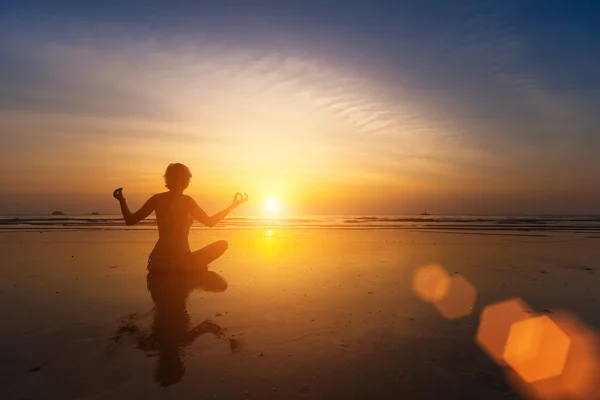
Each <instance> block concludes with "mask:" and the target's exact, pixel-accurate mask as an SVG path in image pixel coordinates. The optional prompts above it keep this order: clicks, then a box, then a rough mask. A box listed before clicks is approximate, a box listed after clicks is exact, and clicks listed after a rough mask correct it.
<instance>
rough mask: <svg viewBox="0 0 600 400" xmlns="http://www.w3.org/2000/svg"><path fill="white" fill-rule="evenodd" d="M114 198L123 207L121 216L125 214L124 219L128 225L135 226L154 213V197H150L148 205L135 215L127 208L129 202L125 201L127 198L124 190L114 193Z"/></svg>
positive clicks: (145, 204)
mask: <svg viewBox="0 0 600 400" xmlns="http://www.w3.org/2000/svg"><path fill="white" fill-rule="evenodd" d="M113 196H114V197H115V199H117V200H119V204H120V205H121V214H123V219H124V220H125V223H126V224H127V225H135V224H137V223H138V222H140V221H141V220H143V219H144V218H146V217H147V216H148V215H150V213H152V211H154V196H152V197H150V198H149V199H148V200H147V201H146V203H144V205H143V206H142V208H140V209H139V210H138V211H136V212H135V213H133V214H132V213H131V211H129V207H128V206H127V200H125V196H123V189H122V188H119V189H117V190H115V191H114V192H113Z"/></svg>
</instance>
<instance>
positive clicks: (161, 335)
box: [113, 271, 241, 386]
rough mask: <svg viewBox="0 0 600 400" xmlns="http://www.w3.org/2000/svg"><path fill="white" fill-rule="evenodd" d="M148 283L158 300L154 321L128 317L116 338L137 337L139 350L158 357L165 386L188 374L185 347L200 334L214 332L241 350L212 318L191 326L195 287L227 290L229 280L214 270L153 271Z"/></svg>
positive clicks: (157, 378)
mask: <svg viewBox="0 0 600 400" xmlns="http://www.w3.org/2000/svg"><path fill="white" fill-rule="evenodd" d="M147 286H148V290H149V291H150V295H151V296H152V300H153V302H154V310H153V317H154V318H153V321H152V325H151V327H150V329H149V330H148V329H144V328H142V327H140V326H138V324H136V323H135V322H134V320H135V319H136V315H133V316H130V317H128V318H124V319H123V320H122V321H121V325H120V327H119V329H118V330H117V332H116V333H115V335H114V337H113V341H114V344H115V345H116V344H118V343H119V342H120V341H121V340H122V338H123V336H125V335H131V336H133V337H134V338H135V341H136V345H137V347H138V348H139V349H141V350H143V351H144V352H147V353H148V356H152V357H158V360H157V365H156V370H155V376H154V379H155V381H156V382H157V383H159V384H160V385H161V386H168V385H173V384H176V383H177V382H179V381H180V380H181V378H182V377H183V376H184V374H185V366H184V363H183V360H182V358H183V356H184V354H185V349H186V348H187V347H188V346H190V345H191V344H192V343H193V342H194V341H195V340H196V339H197V338H198V337H199V336H202V335H204V334H206V333H212V334H213V335H215V336H216V337H218V338H220V339H223V340H226V341H228V342H229V346H230V348H231V351H232V352H234V353H235V352H237V351H239V350H240V348H241V346H240V343H239V342H238V341H237V340H236V339H234V338H232V337H229V336H228V335H227V329H225V328H222V327H221V326H219V325H218V324H216V323H214V322H213V321H211V320H205V321H202V322H200V323H199V324H197V325H195V326H194V327H192V328H190V316H189V314H188V311H187V299H188V296H189V294H190V293H191V292H192V291H193V290H195V289H201V290H205V291H208V292H223V291H225V290H227V282H226V281H225V279H223V277H222V276H220V275H219V274H217V273H215V272H212V271H201V272H194V273H185V274H160V273H149V274H148V276H147Z"/></svg>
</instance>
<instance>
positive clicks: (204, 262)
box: [192, 240, 229, 267]
mask: <svg viewBox="0 0 600 400" xmlns="http://www.w3.org/2000/svg"><path fill="white" fill-rule="evenodd" d="M227 247H229V245H228V244H227V241H226V240H218V241H216V242H214V243H211V244H209V245H208V246H206V247H203V248H201V249H200V250H196V251H194V252H192V265H193V266H194V267H205V266H208V264H210V263H211V262H213V261H215V260H216V259H217V258H219V257H221V256H222V255H223V253H225V251H226V250H227Z"/></svg>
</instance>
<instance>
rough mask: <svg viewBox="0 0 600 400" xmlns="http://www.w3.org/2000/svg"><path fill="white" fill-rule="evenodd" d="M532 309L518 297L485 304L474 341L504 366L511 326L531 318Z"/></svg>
mask: <svg viewBox="0 0 600 400" xmlns="http://www.w3.org/2000/svg"><path fill="white" fill-rule="evenodd" d="M532 315H533V310H531V308H530V307H529V306H528V305H527V304H525V302H524V301H523V300H521V299H520V298H514V299H510V300H507V301H503V302H501V303H496V304H492V305H489V306H487V307H486V308H485V309H484V310H483V312H482V313H481V319H480V321H479V327H478V329H477V337H476V342H477V344H478V345H479V347H481V348H482V349H483V350H484V351H485V352H486V353H487V354H488V355H489V356H490V357H491V358H492V360H494V361H495V362H496V363H497V364H499V365H501V366H506V362H505V360H504V348H505V347H506V342H507V340H508V334H509V332H510V328H511V326H512V325H513V324H514V323H516V322H519V321H522V320H525V319H528V318H531V316H532Z"/></svg>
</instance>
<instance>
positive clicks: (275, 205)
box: [265, 197, 279, 212]
mask: <svg viewBox="0 0 600 400" xmlns="http://www.w3.org/2000/svg"><path fill="white" fill-rule="evenodd" d="M265 207H266V208H267V211H270V212H275V211H277V210H279V201H278V200H277V199H276V198H274V197H269V198H268V199H267V200H266V201H265Z"/></svg>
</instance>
